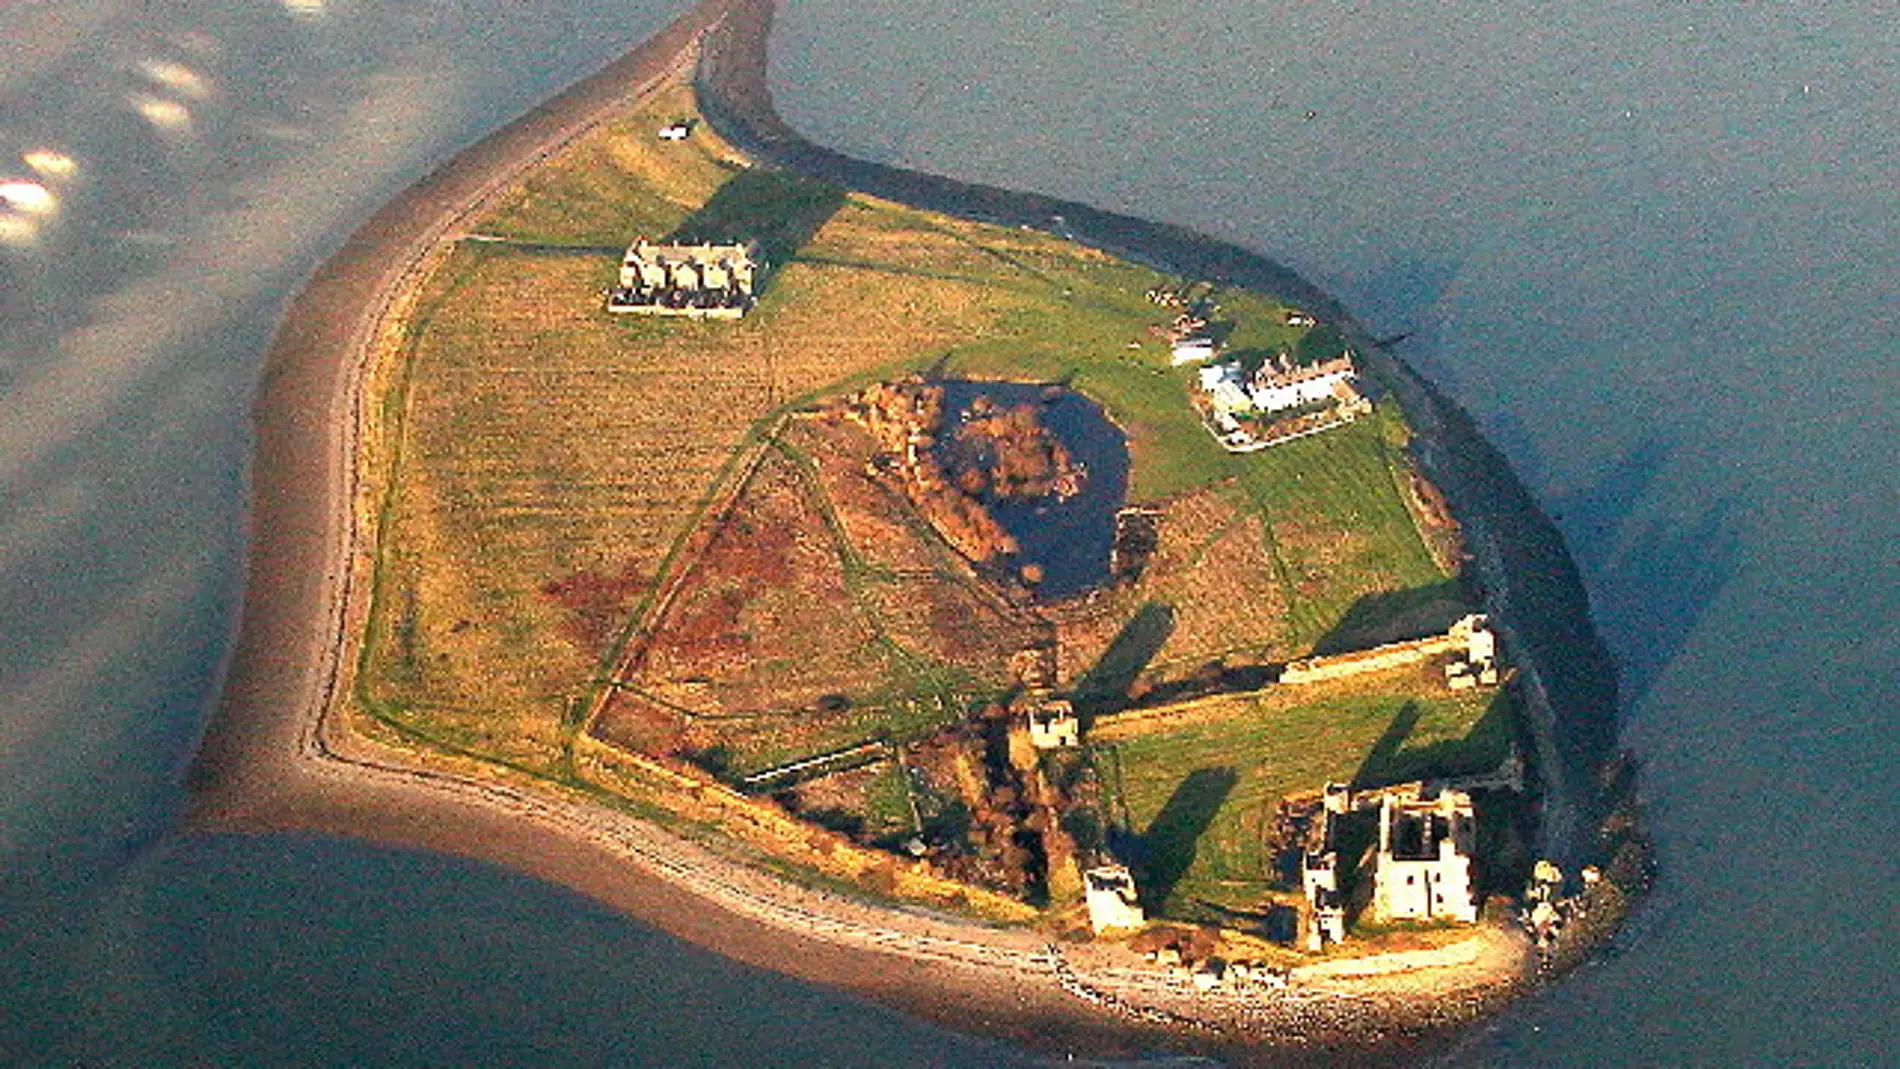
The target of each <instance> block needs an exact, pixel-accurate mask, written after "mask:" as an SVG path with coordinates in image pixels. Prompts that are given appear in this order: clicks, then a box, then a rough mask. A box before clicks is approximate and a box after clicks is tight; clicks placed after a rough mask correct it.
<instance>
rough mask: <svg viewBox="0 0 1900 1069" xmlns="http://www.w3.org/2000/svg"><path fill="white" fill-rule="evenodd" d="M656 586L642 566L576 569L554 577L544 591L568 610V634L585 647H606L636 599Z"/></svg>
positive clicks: (543, 586) (543, 592)
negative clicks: (612, 571)
mask: <svg viewBox="0 0 1900 1069" xmlns="http://www.w3.org/2000/svg"><path fill="white" fill-rule="evenodd" d="M652 588H653V577H652V575H650V574H648V573H647V572H645V571H643V570H642V569H640V568H638V567H629V568H627V569H624V570H622V571H621V572H620V573H619V574H616V575H604V574H602V573H600V572H594V571H584V572H575V573H574V574H572V575H569V576H567V577H566V578H564V579H550V580H548V581H547V582H546V583H543V584H542V585H541V594H542V596H543V597H546V598H549V599H551V600H552V601H554V603H555V604H557V605H559V606H561V607H562V608H563V609H566V610H567V611H568V613H569V614H570V615H569V618H568V620H567V622H566V624H565V630H566V631H567V634H568V635H569V636H570V637H572V638H573V640H574V641H575V643H576V644H578V645H579V646H581V647H582V648H583V649H590V650H596V651H599V650H603V649H605V647H606V644H607V641H608V640H609V639H610V638H612V637H613V634H614V632H615V631H616V630H618V628H619V627H620V625H621V624H622V623H624V622H625V621H626V617H627V613H628V611H629V610H630V609H631V608H632V607H633V599H634V596H635V595H637V594H643V593H645V592H647V591H648V590H651V589H652Z"/></svg>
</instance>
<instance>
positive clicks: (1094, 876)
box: [1082, 865, 1148, 935]
mask: <svg viewBox="0 0 1900 1069" xmlns="http://www.w3.org/2000/svg"><path fill="white" fill-rule="evenodd" d="M1082 882H1083V885H1084V887H1085V889H1086V891H1085V893H1086V895H1087V898H1088V907H1089V927H1091V928H1093V929H1095V934H1096V935H1101V934H1102V933H1104V932H1112V931H1131V930H1134V929H1137V928H1140V927H1142V926H1143V925H1145V924H1147V923H1148V918H1147V915H1146V914H1144V913H1142V911H1141V898H1140V896H1138V895H1137V894H1136V893H1135V877H1134V876H1133V874H1131V873H1130V872H1129V871H1128V869H1127V867H1126V866H1123V865H1098V866H1096V867H1095V868H1092V869H1090V870H1088V871H1087V872H1085V873H1083V874H1082Z"/></svg>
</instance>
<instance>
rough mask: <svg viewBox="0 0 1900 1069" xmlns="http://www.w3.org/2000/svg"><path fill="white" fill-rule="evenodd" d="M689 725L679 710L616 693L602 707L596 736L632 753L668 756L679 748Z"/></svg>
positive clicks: (621, 691)
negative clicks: (684, 730)
mask: <svg viewBox="0 0 1900 1069" xmlns="http://www.w3.org/2000/svg"><path fill="white" fill-rule="evenodd" d="M685 723H686V720H685V718H684V717H683V716H681V715H680V714H679V712H678V711H677V710H674V709H669V708H667V707H666V706H664V705H661V704H660V703H658V702H656V701H653V700H652V699H650V698H648V697H646V696H644V695H641V694H635V693H632V692H630V691H626V690H615V691H614V692H613V693H612V694H610V695H608V697H607V701H606V704H605V705H603V706H602V707H601V711H600V715H599V717H598V718H597V719H596V720H595V721H594V725H593V732H594V734H595V735H596V736H598V737H599V738H601V739H604V740H606V741H607V742H611V743H613V744H614V745H615V746H620V747H623V748H625V749H628V750H633V751H636V752H640V753H649V754H665V753H671V752H672V751H673V750H674V749H675V748H676V747H677V746H678V745H679V743H680V740H681V739H682V738H683V733H682V732H683V728H684V726H685Z"/></svg>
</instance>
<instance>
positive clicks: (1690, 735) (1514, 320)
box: [0, 0, 1900, 1066]
mask: <svg viewBox="0 0 1900 1069" xmlns="http://www.w3.org/2000/svg"><path fill="white" fill-rule="evenodd" d="M680 6H681V5H677V4H663V3H656V2H651V0H632V2H627V3H619V4H610V5H602V4H583V3H578V2H574V0H525V2H520V3H504V2H502V0H400V2H399V0H281V2H276V0H137V2H135V0H11V2H9V3H7V4H5V5H4V9H0V25H3V27H4V29H3V31H0V1063H6V1064H14V1063H18V1064H75V1063H86V1064H120V1065H134V1064H136V1065H154V1064H156V1065H171V1064H179V1065H182V1064H290V1063H302V1064H328V1065H340V1064H364V1063H371V1064H400V1065H442V1064H523V1065H574V1066H599V1065H659V1064H667V1065H728V1064H732V1065H788V1066H789V1065H864V1066H871V1065H900V1064H901V1065H946V1066H948V1065H969V1066H975V1065H993V1064H1026V1063H1028V1062H1029V1061H1030V1059H1029V1058H1027V1056H1024V1055H1020V1054H1017V1053H1014V1052H1011V1051H1009V1050H1006V1049H1003V1048H999V1047H997V1046H994V1045H991V1044H987V1043H982V1042H978V1041H973V1040H967V1039H963V1038H960V1037H956V1036H952V1035H949V1034H947V1033H943V1032H940V1031H937V1030H935V1029H931V1028H927V1027H925V1026H922V1025H919V1024H915V1023H913V1022H910V1021H908V1020H906V1019H904V1018H900V1017H898V1016H896V1015H893V1014H890V1013H886V1012H884V1011H882V1010H879V1009H876V1008H872V1007H868V1006H866V1005H864V1004H862V1003H860V1002H857V1001H855V1000H851V999H846V998H842V997H839V996H836V995H833V994H831V993H828V992H824V991H819V990H815V989H811V988H807V987H804V986H801V985H798V984H795V983H792V982H790V981H786V980H782V979H779V978H777V977H774V976H770V975H765V974H761V973H759V972H756V971H754V970H750V969H744V968H739V967H736V966H733V965H730V964H727V963H725V962H723V961H721V960H720V959H717V958H714V957H711V956H710V955H707V954H704V953H701V952H699V951H697V950H695V949H693V948H690V947H685V946H682V945H680V944H678V943H677V942H675V941H673V940H671V939H668V938H665V937H662V936H657V935H655V934H653V933H651V932H649V931H648V930H646V929H643V928H641V927H639V926H637V925H634V924H632V923H630V922H627V921H624V920H622V919H620V918H618V917H616V916H614V915H611V914H609V913H607V912H605V911H604V910H602V909H600V908H598V907H596V906H593V905H591V904H590V903H588V902H586V901H584V900H581V899H578V898H576V897H575V896H573V895H570V894H568V893H566V892H563V891H561V890H559V889H556V888H552V887H548V886H544V885H541V884H538V883H536V882H534V881H530V880H527V879H524V878H521V877H517V876H514V875H511V874H508V873H505V872H501V871H497V870H494V869H490V868H487V867H484V866H479V865H474V864H470V863H466V862H460V861H453V860H444V859H438V858H432V857H427V856H418V855H413V854H405V853H399V852H392V851H386V850H381V849H376V848H370V847H366V846H361V845H357V844H353V843H346V842H335V841H328V840H311V839H308V838H292V837H264V838H252V839H206V838H193V837H184V836H180V835H178V834H176V833H174V832H172V831H171V830H170V829H171V827H172V824H173V820H174V815H175V812H176V809H177V806H178V803H179V799H180V781H181V777H182V774H183V770H184V768H185V766H186V764H187V762H188V761H189V758H190V755H191V752H192V748H193V746H194V743H195V740H196V738H197V736H198V733H199V732H200V730H201V727H202V721H203V718H204V711H205V709H206V707H207V703H208V702H209V701H210V700H211V699H212V697H213V696H214V689H215V685H216V679H217V674H218V670H219V663H220V659H221V657H222V656H223V653H224V650H225V647H226V645H227V641H228V635H229V632H230V628H231V626H232V623H233V619H232V612H233V606H234V604H235V593H236V588H237V585H238V583H239V567H240V563H239V552H240V547H241V545H242V541H243V536H242V530H243V524H244V511H243V479H244V474H243V473H244V468H245V464H246V457H247V452H248V448H249V442H248V437H247V435H248V430H247V426H246V403H247V400H248V397H249V395H250V393H251V390H252V388H253V385H254V383H255V380H256V376H257V373H258V363H259V355H260V353H261V352H262V350H263V347H264V345H265V343H266V341H267V340H268V338H269V336H270V332H271V329H272V327H273V325H274V322H275V318H276V316H277V314H278V313H279V311H280V309H281V308H282V305H283V303H284V301H285V299H286V298H287V296H288V295H289V293H290V292H291V291H292V290H293V289H294V288H295V286H296V285H297V283H298V281H299V279H300V278H301V277H303V275H305V274H306V273H307V272H308V271H309V270H311V268H312V267H313V266H314V265H315V264H317V263H318V262H320V261H321V260H322V258H323V257H324V256H325V255H326V253H327V252H328V251H329V250H330V249H332V248H334V247H335V246H336V245H337V244H338V243H339V242H340V241H341V239H342V238H343V236H344V235H345V234H346V233H347V232H348V231H349V229H350V228H351V227H352V226H353V225H354V224H355V223H356V222H358V221H360V220H361V219H362V218H364V217H365V216H366V215H367V214H368V213H369V212H370V211H372V210H373V209H374V208H375V207H376V206H377V205H378V204H379V203H380V202H381V201H382V200H383V199H385V198H386V197H387V196H389V195H390V194H392V193H393V192H395V191H396V190H397V189H399V188H401V187H402V186H404V185H405V184H407V183H408V182H410V181H412V180H413V179H415V178H417V177H419V176H420V175H421V174H422V173H424V172H425V171H426V170H427V169H428V168H429V167H430V166H432V165H433V164H434V163H436V162H438V161H440V160H441V159H442V158H443V157H444V156H445V155H446V154H447V153H449V152H450V151H452V150H453V149H454V148H456V147H457V146H459V145H462V144H465V143H467V142H469V141H470V140H472V139H474V138H476V137H478V136H480V135H481V134H482V133H484V132H485V131H487V130H490V129H492V128H494V127H495V126H496V125H498V124H500V123H502V122H504V121H506V120H507V119H509V118H511V117H512V116H514V115H516V114H518V113H520V112H521V111H523V110H525V109H526V108H528V107H529V106H531V105H532V104H534V103H535V102H537V101H538V100H540V99H542V98H544V97H545V96H547V95H549V94H550V93H551V92H552V91H553V90H555V89H556V88H558V87H560V86H561V85H563V84H565V83H567V82H569V81H571V80H572V79H574V78H575V77H577V76H579V75H581V74H584V73H586V72H587V71H589V70H591V69H592V68H594V67H596V66H598V65H599V64H600V63H602V62H604V61H605V60H607V59H608V58H610V57H611V56H613V55H615V54H617V53H618V52H619V51H620V50H622V49H623V48H624V47H626V46H628V45H630V44H632V43H634V42H635V41H637V40H639V39H640V38H642V37H643V36H645V35H646V33H647V32H649V31H650V30H651V29H653V28H656V27H657V26H659V25H660V24H662V23H663V22H664V21H665V20H666V19H667V18H669V17H670V16H671V15H672V14H674V13H675V12H676V11H677V10H679V8H680ZM786 7H787V10H785V11H783V12H782V13H781V20H780V27H779V32H778V35H777V37H776V39H775V41H774V48H775V61H774V78H775V83H776V87H777V91H778V93H779V96H780V97H781V106H782V110H783V111H784V112H785V113H786V115H787V117H788V118H789V119H790V120H791V121H792V122H793V124H794V125H796V126H798V127H799V128H801V129H802V130H804V131H805V132H806V133H808V134H809V135H811V137H812V138H813V139H814V140H816V141H818V142H820V143H824V144H829V145H832V146H835V147H838V148H840V149H842V150H844V151H847V152H851V153H854V154H858V155H862V156H865V157H869V158H872V159H876V160H880V161H886V162H891V163H897V164H901V165H905V166H910V167H915V168H920V169H924V170H932V171H938V172H942V173H945V174H949V175H953V176H956V177H960V178H967V179H976V180H981V181H986V182H992V183H996V184H1000V185H1005V186H1013V187H1021V188H1027V189H1032V190H1037V191H1042V192H1048V193H1052V194H1057V195H1060V196H1063V197H1070V198H1075V199H1078V200H1083V201H1088V202H1092V203H1094V204H1097V205H1099V206H1101V207H1105V208H1111V209H1116V210H1121V211H1126V212H1130V213H1133V214H1136V215H1142V216H1148V217H1153V218H1157V219H1162V220H1167V221H1172V222H1180V223H1186V224H1189V225H1192V226H1195V227H1198V228H1200V229H1203V230H1205V231H1208V232H1209V233H1212V234H1214V235H1217V236H1220V237H1223V238H1228V239H1231V240H1234V241H1237V242H1239V243H1241V244H1244V245H1247V246H1249V247H1251V248H1254V249H1257V250H1260V251H1262V252H1265V253H1267V254H1268V255H1270V256H1273V257H1275V258H1277V259H1280V260H1282V261H1284V262H1286V263H1287V264H1289V265H1290V266H1292V267H1294V268H1296V269H1298V270H1300V271H1302V272H1303V273H1305V274H1307V275H1308V276H1309V277H1310V278H1312V279H1313V280H1314V281H1315V282H1318V283H1319V284H1321V285H1323V286H1325V287H1327V288H1328V289H1330V290H1331V291H1333V292H1334V293H1336V294H1337V295H1338V296H1339V297H1341V298H1342V299H1343V300H1345V301H1346V303H1347V304H1348V305H1350V306H1352V307H1354V308H1356V309H1358V310H1359V311H1360V312H1361V315H1362V317H1363V318H1364V319H1365V320H1366V322H1367V323H1368V325H1369V326H1370V327H1371V328H1372V329H1373V330H1374V331H1375V332H1378V333H1387V332H1390V333H1398V332H1401V331H1411V332H1413V334H1412V337H1411V339H1410V340H1408V341H1407V342H1405V343H1404V345H1403V347H1402V352H1403V353H1404V354H1405V355H1406V356H1407V357H1409V358H1410V359H1412V360H1414V361H1415V362H1416V363H1417V364H1419V365H1420V366H1421V367H1422V368H1423V369H1425V370H1426V371H1428V372H1429V373H1431V374H1432V375H1434V376H1435V377H1436V378H1438V380H1439V381H1440V382H1441V383H1442V384H1443V385H1445V386H1446V387H1447V388H1448V389H1449V390H1450V392H1451V393H1452V394H1453V395H1454V396H1456V397H1457V398H1458V399H1460V400H1461V401H1462V402H1464V403H1465V404H1466V405H1467V406H1468V407H1469V408H1470V409H1471V410H1472V411H1473V412H1474V413H1475V414H1476V415H1477V416H1478V418H1479V419H1480V420H1481V422H1482V423H1483V424H1484V426H1485V427H1487V428H1488V429H1489V430H1490V431H1491V432H1492V433H1493V435H1494V437H1495V438H1496V440H1497V441H1498V442H1499V443H1500V444H1501V445H1502V446H1503V447H1504V448H1505V449H1506V451H1507V452H1508V453H1509V454H1510V456H1511V458H1512V460H1513V461H1514V462H1515V463H1516V464H1517V465H1518V467H1519V470H1520V472H1521V473H1522V474H1523V475H1524V477H1525V479H1526V481H1527V482H1528V483H1529V484H1530V486H1531V487H1532V489H1533V490H1534V491H1535V492H1536V493H1537V494H1538V495H1539V497H1540V498H1541V500H1543V502H1544V503H1545V504H1546V506H1547V507H1548V508H1549V509H1550V510H1551V511H1552V513H1553V514H1554V515H1555V516H1557V517H1558V518H1559V522H1560V524H1561V526H1562V527H1563V529H1564V531H1565V533H1566V534H1567V535H1568V537H1569V539H1570V541H1571V544H1572V546H1573V548H1574V550H1575V552H1576V555H1577V557H1578V560H1579V562H1580V564H1581V565H1582V566H1583V569H1584V572H1585V576H1586V579H1587V581H1588V583H1589V586H1590V590H1591V594H1592V596H1593V598H1594V599H1595V601H1596V604H1597V607H1598V615H1599V621H1600V623H1601V625H1602V627H1603V630H1604V632H1605V635H1606V637H1607V638H1608V640H1609V642H1610V644H1611V646H1612V647H1613V649H1614V650H1615V652H1616V654H1617V656H1618V657H1619V658H1620V660H1621V662H1622V663H1623V665H1624V666H1625V680H1624V708H1623V715H1624V717H1625V724H1626V727H1625V732H1626V736H1627V738H1628V741H1629V743H1630V744H1631V745H1633V746H1634V747H1636V748H1637V749H1638V750H1639V751H1640V752H1641V753H1642V754H1643V755H1644V756H1645V757H1646V758H1647V760H1648V767H1647V772H1646V777H1645V782H1646V793H1647V796H1648V798H1649V800H1650V804H1651V819H1652V823H1653V826H1654V828H1655V831H1656V833H1657V835H1658V837H1659V839H1660V842H1661V850H1662V861H1663V865H1664V876H1663V882H1662V885H1661V887H1660V888H1659V890H1658V893H1657V895H1656V896H1655V898H1654V900H1653V902H1652V903H1651V904H1650V905H1649V907H1648V908H1647V909H1646V910H1645V911H1644V912H1643V913H1642V914H1641V915H1640V916H1639V917H1638V918H1637V921H1636V924H1635V925H1634V927H1633V929H1632V930H1631V932H1630V933H1629V934H1628V938H1626V939H1625V940H1624V941H1623V942H1622V944H1621V945H1620V946H1619V947H1618V948H1617V951H1616V953H1614V954H1613V955H1611V956H1609V957H1608V958H1607V959H1606V960H1604V961H1602V962H1601V963H1599V964H1597V965H1595V966H1593V967H1591V968H1589V969H1587V970H1585V971H1584V972H1583V973H1581V974H1580V975H1578V976H1576V977H1575V978H1573V979H1572V980H1571V981H1570V982H1568V983H1566V984H1565V985H1563V987H1561V988H1560V989H1559V990H1556V991H1554V992H1551V993H1549V994H1547V995H1544V996H1542V997H1539V998H1537V999H1534V1000H1532V1001H1531V1002H1529V1003H1527V1004H1525V1005H1523V1006H1522V1007H1521V1008H1519V1009H1517V1010H1515V1011H1514V1012H1512V1013H1511V1014H1510V1015H1508V1016H1507V1017H1506V1018H1505V1019H1503V1020H1502V1021H1501V1022H1500V1023H1499V1024H1497V1025H1496V1026H1495V1028H1493V1029H1491V1030H1489V1031H1488V1032H1487V1033H1485V1034H1484V1035H1481V1036H1479V1037H1477V1038H1476V1039H1475V1040H1474V1042H1473V1043H1472V1044H1471V1045H1470V1047H1469V1049H1467V1050H1465V1051H1463V1052H1461V1053H1460V1054H1459V1055H1458V1056H1457V1059H1456V1060H1457V1061H1459V1062H1461V1063H1463V1062H1470V1063H1479V1064H1491V1063H1495V1064H1500V1065H1514V1066H1517V1065H1521V1066H1603V1065H1617V1066H1621V1065H1680V1064H1692V1065H1709V1066H1739V1065H1759V1066H1781V1065H1830V1066H1831V1065H1870V1066H1873V1065H1894V1064H1897V1063H1900V1035H1897V1034H1896V1031H1897V1029H1896V1011H1895V1010H1894V1009H1893V1008H1892V1007H1893V1006H1894V1005H1895V1003H1896V1001H1900V1000H1897V999H1896V995H1897V994H1900V993H1897V992H1896V991H1895V984H1894V981H1893V974H1894V964H1895V962H1896V961H1900V945H1897V943H1900V937H1897V933H1900V923H1897V922H1900V908H1897V907H1900V891H1896V888H1897V887H1900V849H1896V843H1900V820H1896V814H1900V782H1897V777H1896V771H1895V770H1896V768H1897V767H1900V753H1897V752H1896V751H1897V750H1900V747H1897V746H1896V737H1897V736H1900V729H1896V727H1895V720H1894V716H1895V708H1896V701H1897V699H1900V678H1896V677H1897V674H1900V673H1897V672H1896V668H1895V663H1896V661H1900V656H1897V655H1900V635H1896V620H1900V612H1896V609H1897V608H1900V550H1896V548H1895V547H1896V546H1897V545H1900V522H1897V521H1896V516H1900V477H1896V474H1895V471H1896V465H1895V462H1894V443H1895V441H1896V440H1900V426H1896V424H1897V423H1900V420H1897V419H1896V414H1897V413H1896V408H1897V407H1900V369H1897V367H1896V358H1897V357H1900V322H1897V320H1900V301H1897V300H1896V296H1900V295H1897V294H1896V292H1895V280H1896V278H1900V200H1896V193H1895V191H1896V188H1897V186H1896V176H1900V20H1895V19H1894V18H1893V16H1892V14H1891V11H1890V10H1889V9H1888V7H1887V5H1885V4H1881V3H1876V2H1874V0H1843V2H1837V3H1829V2H1825V0H1806V2H1766V0H1763V2H1753V0H1751V2H1737V3H1723V4H1707V3H1689V2H1682V0H1669V2H1662V0H1580V2H1576V3H1568V4H1551V3H1542V2H1537V3H1533V2H1527V0H1483V2H1480V0H1439V2H1437V3H1432V4H1417V3H1402V2H1398V0H1391V2H1387V3H1366V2H1362V0H1329V2H1315V0H1283V2H1280V3H1275V4H1271V5H1266V4H1256V3H1242V2H1237V0H1210V2H1207V3H1202V4H1198V5H1157V4H1151V3H1138V2H1136V0H1092V2H1089V3H1081V2H1077V0H1012V2H1005V0H962V2H960V3H956V4H940V5H931V4H920V3H916V2H902V3H900V2H897V0H788V3H787V4H786Z"/></svg>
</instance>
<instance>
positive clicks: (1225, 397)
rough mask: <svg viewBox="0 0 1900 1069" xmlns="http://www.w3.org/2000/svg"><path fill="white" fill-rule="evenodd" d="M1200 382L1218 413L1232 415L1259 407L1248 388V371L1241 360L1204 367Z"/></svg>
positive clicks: (1209, 401)
mask: <svg viewBox="0 0 1900 1069" xmlns="http://www.w3.org/2000/svg"><path fill="white" fill-rule="evenodd" d="M1200 382H1201V392H1202V393H1205V394H1206V395H1207V401H1208V404H1210V405H1212V406H1213V408H1214V412H1215V414H1216V415H1221V416H1229V417H1231V416H1232V415H1233V414H1234V413H1236V412H1252V411H1254V409H1255V408H1256V407H1257V406H1256V405H1255V404H1254V399H1253V395H1252V394H1251V393H1249V392H1248V389H1247V372H1246V371H1245V370H1244V369H1243V368H1242V367H1241V366H1240V363H1239V361H1231V362H1229V363H1225V364H1213V365H1211V366H1208V367H1204V368H1202V369H1201V374H1200Z"/></svg>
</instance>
